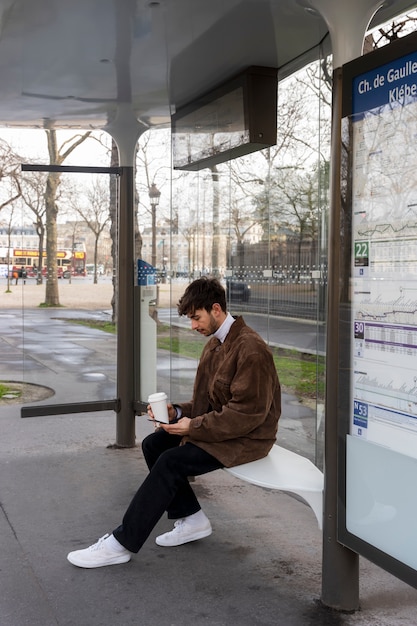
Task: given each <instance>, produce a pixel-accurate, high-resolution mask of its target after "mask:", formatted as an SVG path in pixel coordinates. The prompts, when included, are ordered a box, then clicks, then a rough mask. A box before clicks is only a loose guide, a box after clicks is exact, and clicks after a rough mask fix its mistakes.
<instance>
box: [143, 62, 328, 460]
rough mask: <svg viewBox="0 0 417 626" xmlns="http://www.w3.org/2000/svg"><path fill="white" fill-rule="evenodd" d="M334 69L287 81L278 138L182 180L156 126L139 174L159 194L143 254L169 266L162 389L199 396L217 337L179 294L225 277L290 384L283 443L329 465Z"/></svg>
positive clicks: (162, 290) (174, 396)
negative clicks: (210, 340)
mask: <svg viewBox="0 0 417 626" xmlns="http://www.w3.org/2000/svg"><path fill="white" fill-rule="evenodd" d="M324 70H325V71H324ZM326 75H329V76H330V75H331V73H330V71H329V66H328V61H327V60H322V62H317V63H315V64H313V65H311V66H309V67H308V68H306V69H305V70H303V71H302V72H300V73H298V74H297V75H295V76H293V77H292V78H291V79H288V80H286V81H283V82H282V83H280V85H279V91H278V103H279V104H278V119H277V127H278V141H277V145H276V146H274V147H271V148H268V149H265V150H263V151H259V152H256V153H253V154H251V155H247V156H244V157H241V158H239V159H233V160H232V161H229V162H228V163H223V164H218V165H216V166H212V167H210V168H205V169H202V170H200V171H199V172H194V171H191V172H187V171H177V170H172V169H171V181H170V185H171V186H170V189H168V184H167V174H166V172H167V171H168V163H169V158H170V157H169V155H168V153H167V152H166V153H165V154H163V153H164V152H165V149H166V146H167V145H169V142H170V137H169V133H168V131H152V132H150V133H149V135H148V136H147V137H146V138H145V136H144V137H143V139H142V140H141V141H142V142H143V144H142V145H143V147H142V148H141V150H142V153H141V154H142V156H141V158H140V159H139V160H138V164H139V166H138V180H139V183H138V184H139V188H143V197H144V198H146V200H147V202H148V205H147V206H144V207H143V210H142V212H141V214H140V222H142V224H141V233H142V255H143V259H144V260H145V261H147V262H149V263H151V262H152V258H153V259H154V261H155V264H156V267H157V276H158V297H157V318H158V325H157V345H158V357H157V388H158V390H161V391H166V392H167V393H168V395H169V397H170V399H171V400H172V401H174V402H175V401H184V400H189V399H190V397H191V395H192V386H193V380H194V375H195V371H196V367H197V363H198V358H199V355H200V354H201V350H202V347H203V345H204V342H205V339H204V338H202V337H201V336H200V335H197V334H196V333H194V334H193V333H192V331H191V330H190V323H189V321H188V320H187V319H179V318H178V316H177V312H176V303H177V302H178V299H179V298H180V296H181V295H182V293H183V291H184V290H185V288H186V286H187V284H189V282H190V281H192V280H193V279H194V278H197V277H199V276H202V275H206V274H207V275H212V276H217V277H219V278H220V279H221V281H222V282H223V284H224V286H225V288H226V291H227V298H228V308H229V310H230V311H231V313H232V314H234V315H243V316H244V319H245V321H246V322H247V323H248V324H249V325H250V326H252V327H253V328H254V329H255V330H257V331H258V332H259V333H260V334H261V336H262V337H263V338H264V339H265V341H267V342H268V343H269V345H270V346H271V349H272V350H273V352H274V355H275V360H276V366H277V370H278V373H279V376H280V379H281V383H282V387H283V413H282V418H281V422H280V428H279V433H278V441H279V443H280V444H281V445H283V446H284V447H287V448H289V449H292V450H295V451H297V452H300V453H301V454H303V455H305V456H307V457H309V458H311V459H312V460H314V461H315V462H316V463H317V464H318V465H319V467H322V450H323V435H324V424H323V422H324V415H323V413H324V370H325V363H324V354H325V345H324V337H325V311H326V309H325V300H326V281H327V215H328V198H329V194H328V183H329V150H330V143H329V137H330V102H331V98H330V93H331V85H330V84H328V83H327V82H326V81H325V80H324V79H323V76H326ZM153 176H154V177H155V179H153V178H152V177H153ZM151 180H152V182H153V183H154V184H155V185H156V188H157V191H160V192H161V195H160V197H159V196H158V199H157V202H158V206H157V207H156V216H155V215H154V216H152V205H151V202H155V200H152V196H153V194H154V191H155V189H154V188H152V185H151V184H149V183H147V182H145V183H144V182H143V181H151ZM149 194H150V197H149V199H148V195H149ZM144 204H145V205H146V202H145V203H144ZM153 223H154V226H152V224H153ZM152 241H154V242H155V243H154V246H152ZM152 247H153V248H154V252H153V254H152Z"/></svg>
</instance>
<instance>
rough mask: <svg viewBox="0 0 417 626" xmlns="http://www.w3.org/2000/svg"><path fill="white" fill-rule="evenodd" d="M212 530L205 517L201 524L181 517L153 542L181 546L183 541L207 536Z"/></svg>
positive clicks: (160, 544) (166, 545)
mask: <svg viewBox="0 0 417 626" xmlns="http://www.w3.org/2000/svg"><path fill="white" fill-rule="evenodd" d="M212 532H213V531H212V528H211V524H210V521H209V520H208V519H207V518H206V519H205V520H203V522H202V523H201V524H195V523H194V524H191V523H190V522H189V521H187V518H186V517H182V518H181V519H178V520H177V521H176V522H175V523H174V528H173V530H171V531H169V532H168V533H164V534H163V535H159V537H157V538H156V539H155V542H156V543H157V544H158V546H164V547H172V546H181V545H182V544H183V543H188V542H189V541H196V540H197V539H203V538H204V537H208V536H209V535H211V533H212Z"/></svg>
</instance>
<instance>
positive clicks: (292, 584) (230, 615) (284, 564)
mask: <svg viewBox="0 0 417 626" xmlns="http://www.w3.org/2000/svg"><path fill="white" fill-rule="evenodd" d="M9 314H10V315H11V317H10V318H7V315H9ZM71 314H74V311H72V312H71ZM80 314H81V313H80ZM4 315H5V316H6V317H3V318H2V319H1V321H0V325H1V326H0V327H1V329H2V333H1V354H2V356H1V357H0V363H3V365H4V367H5V368H8V369H9V372H12V371H13V368H14V367H15V366H16V364H17V362H18V361H19V359H21V354H20V350H21V348H22V346H21V345H20V346H19V345H18V344H16V343H15V342H14V341H12V338H11V337H10V335H7V333H4V332H3V331H4V330H5V329H6V324H7V319H12V313H10V312H8V313H6V312H5V313H4ZM0 317H1V316H0ZM61 324H62V326H63V327H64V326H65V324H63V323H62V322H61ZM80 328H81V327H80ZM48 330H49V332H51V333H52V337H51V338H50V339H51V341H52V342H53V341H54V337H55V335H54V333H55V330H54V328H53V327H52V325H51V324H50V325H49V329H48V325H47V321H45V323H44V324H42V325H40V326H39V332H40V333H47V331H48ZM95 332H99V331H95ZM83 333H84V330H83V329H81V330H80V335H79V337H78V339H79V341H78V343H79V345H80V347H81V348H82V345H83V343H86V342H87V339H88V341H89V345H90V346H91V345H92V344H91V341H92V336H91V335H88V337H87V336H86V335H84V334H83ZM15 338H16V337H14V339H15ZM31 346H32V347H31ZM39 349H40V346H39V344H38V343H37V341H36V337H35V336H34V335H33V336H30V337H27V338H26V342H25V350H27V351H29V352H30V351H31V350H32V356H33V358H30V359H29V361H30V362H29V363H26V364H27V365H30V367H29V373H30V375H31V376H35V377H39V378H42V372H44V371H46V369H48V371H51V370H53V369H54V368H55V370H56V371H55V372H53V380H55V381H56V383H57V389H56V398H55V399H52V400H50V401H53V402H55V401H59V402H61V401H67V402H72V401H74V389H77V399H79V397H78V392H79V391H80V393H81V395H82V397H88V392H87V386H86V384H85V382H84V381H83V379H82V376H80V372H79V371H78V373H77V371H76V370H75V371H74V370H72V369H71V368H65V358H64V357H65V355H64V354H63V352H62V350H61V351H60V350H56V351H55V352H54V351H52V354H39V351H38V352H37V353H36V350H39ZM83 354H84V353H83V352H82V351H81V352H79V353H77V354H76V355H75V357H76V358H80V359H83V358H85V356H84V357H83ZM96 357H97V355H96ZM98 358H99V360H98V361H96V363H97V368H96V373H97V374H99V373H100V371H102V372H104V374H103V375H104V379H103V380H105V381H107V384H110V383H109V381H110V379H111V374H110V375H109V372H108V370H106V369H105V368H106V359H105V358H104V356H103V354H101V353H98ZM26 359H27V360H28V357H27V356H26ZM7 363H8V364H7ZM19 367H20V365H19V366H18V367H17V370H16V371H17V372H18V371H19ZM100 368H101V369H100ZM63 369H65V370H66V375H65V377H64V376H63V375H62V370H63ZM60 373H61V374H60ZM0 377H1V378H2V379H4V374H3V372H2V373H1V376H0ZM103 380H102V381H101V382H100V383H99V384H98V385H97V388H96V389H95V391H97V392H98V393H107V397H109V395H108V387H107V391H106V384H104V383H103ZM110 382H111V381H110ZM0 419H1V438H0V467H1V470H0V509H1V510H0V549H1V555H2V559H1V566H0V625H1V626H26V625H28V626H56V625H59V626H128V625H135V626H136V625H141V626H200V625H201V626H203V625H207V626H229V625H231V624H233V625H235V624H236V625H237V626H257V625H259V626H272V625H274V626H275V625H277V626H303V625H306V626H315V625H318V626H322V625H323V626H340V625H346V626H351V625H352V626H353V625H355V626H356V625H357V626H368V625H371V624H372V625H377V626H395V625H397V624H398V625H401V626H404V625H407V626H413V625H415V624H416V623H417V620H416V617H415V615H416V607H417V591H416V590H414V589H412V588H410V587H409V586H407V585H406V584H404V583H402V582H401V581H399V580H397V579H396V578H394V577H392V576H391V575H389V574H387V573H385V572H384V571H382V570H380V569H379V568H377V567H376V566H374V565H372V564H370V563H369V562H367V561H365V560H364V559H361V575H360V598H361V610H360V611H358V612H356V613H354V614H351V615H346V614H340V613H337V612H333V611H328V610H326V609H324V608H323V607H321V605H320V602H319V598H320V593H321V541H322V538H321V533H320V531H319V529H318V527H317V523H316V520H315V517H314V514H313V512H312V511H311V510H310V509H309V507H307V506H306V505H305V504H303V503H302V502H300V501H298V500H296V499H295V498H292V497H290V496H288V495H286V494H283V493H280V492H272V491H269V490H265V489H262V488H258V487H255V486H253V485H249V484H247V483H244V482H242V481H240V480H239V479H236V478H234V477H232V476H231V475H229V474H227V473H226V472H223V471H221V470H219V471H217V472H213V473H211V474H208V475H206V476H203V477H199V478H197V479H196V481H195V483H194V484H193V485H194V488H195V490H196V493H197V495H198V497H199V500H200V502H201V505H202V507H203V509H204V511H205V512H206V514H207V515H208V517H209V518H210V520H211V522H212V525H213V530H214V532H213V534H212V535H211V536H210V537H208V538H206V539H204V540H201V541H197V542H194V543H191V544H187V545H184V546H180V547H175V548H161V547H159V546H157V545H156V544H155V542H154V539H155V536H156V535H157V534H160V533H162V532H165V531H166V530H169V529H170V527H171V522H169V521H168V520H167V519H166V518H165V517H164V518H162V519H161V520H160V522H159V523H158V525H157V527H156V528H155V529H154V532H153V533H152V535H151V537H150V538H149V539H148V541H147V542H146V544H145V546H144V547H143V549H142V550H141V551H140V553H139V554H138V555H136V556H134V557H133V559H132V561H131V562H130V563H127V564H125V565H117V566H112V567H106V568H101V569H97V570H83V569H78V568H75V567H74V566H72V565H70V564H69V563H68V562H67V560H66V554H67V553H68V552H69V551H71V550H75V549H78V548H80V547H85V546H87V545H89V544H91V543H93V542H95V541H96V540H97V539H98V538H99V537H100V536H102V535H103V534H105V533H106V532H111V531H112V529H113V528H114V527H115V526H117V525H118V524H119V523H120V520H121V517H122V515H123V512H124V510H125V508H126V506H127V504H128V503H129V501H130V499H131V497H132V496H133V494H134V493H135V490H136V488H137V486H138V484H139V483H140V482H141V481H142V480H143V478H144V477H145V475H146V466H145V462H144V460H143V458H142V455H141V451H140V446H139V443H140V440H141V439H142V438H143V437H144V436H145V434H146V433H147V432H150V429H151V428H152V427H151V425H150V424H149V423H148V422H147V421H146V418H141V417H138V418H137V421H136V432H137V442H138V446H137V447H135V448H132V449H127V450H117V449H114V448H113V447H111V444H113V443H114V440H115V416H114V414H113V413H112V412H103V413H92V414H75V415H62V416H55V417H43V418H42V417H37V418H27V419H21V418H20V406H19V405H18V404H11V405H8V406H6V405H3V406H1V408H0ZM109 446H110V447H109Z"/></svg>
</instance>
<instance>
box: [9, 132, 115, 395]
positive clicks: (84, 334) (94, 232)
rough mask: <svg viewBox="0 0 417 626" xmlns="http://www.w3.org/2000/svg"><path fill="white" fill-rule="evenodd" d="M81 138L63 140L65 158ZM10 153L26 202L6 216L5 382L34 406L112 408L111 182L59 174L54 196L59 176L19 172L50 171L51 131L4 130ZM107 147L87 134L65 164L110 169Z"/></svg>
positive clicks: (63, 136) (61, 136) (60, 136)
mask: <svg viewBox="0 0 417 626" xmlns="http://www.w3.org/2000/svg"><path fill="white" fill-rule="evenodd" d="M79 138H80V134H79V133H77V132H75V131H74V132H63V131H57V132H56V140H57V149H58V151H59V153H60V154H61V155H62V154H63V152H64V151H65V150H67V149H68V148H69V147H70V146H71V145H75V142H76V141H77V140H78V139H79ZM97 139H99V140H100V142H101V143H99V142H98V141H97ZM65 142H66V143H65ZM103 142H104V143H103ZM106 144H107V145H106ZM2 146H3V150H5V151H7V150H9V155H10V158H11V162H13V163H14V166H15V167H14V174H13V175H14V176H15V178H14V179H13V177H12V176H9V180H8V185H9V186H10V187H11V186H13V184H14V181H16V182H17V184H18V185H19V189H20V192H21V195H20V196H19V197H18V198H16V199H15V200H14V201H11V202H8V203H7V204H6V205H5V206H4V207H3V209H2V211H1V215H0V217H1V224H0V237H1V240H0V248H1V250H2V252H1V257H2V258H1V267H2V278H1V282H2V285H4V293H3V294H2V298H1V305H0V307H1V309H0V319H1V326H2V339H3V341H2V354H1V357H0V380H1V381H6V386H7V387H10V388H11V389H13V388H16V389H17V390H20V392H21V394H22V395H21V396H20V402H21V403H22V402H23V403H24V404H29V405H32V404H35V403H36V402H37V401H39V400H43V399H46V398H49V400H48V403H51V404H58V403H66V402H85V401H88V402H90V401H94V400H111V399H114V398H115V397H116V337H117V336H116V333H115V325H114V324H112V322H113V321H114V316H113V311H112V297H113V261H112V244H111V235H110V219H109V208H110V207H111V202H110V185H109V179H110V177H109V175H108V174H100V175H91V174H67V173H65V174H61V175H60V182H59V185H58V186H57V187H56V192H55V190H54V183H55V182H56V180H57V179H56V178H54V177H53V176H52V177H49V183H48V174H47V173H45V172H35V171H23V172H22V171H21V164H22V163H34V162H36V163H43V164H48V162H49V161H48V150H47V141H46V133H45V131H20V132H19V133H18V132H17V131H14V132H11V131H4V134H3V138H2ZM109 146H110V144H109V137H108V136H106V135H104V134H103V133H101V134H96V136H95V138H94V139H93V138H92V137H90V134H89V133H88V134H87V135H86V137H85V140H84V141H83V142H82V144H80V145H79V146H78V147H76V148H74V150H73V152H72V153H71V157H70V158H68V159H66V160H64V161H63V165H70V164H72V165H85V166H100V165H103V166H107V167H108V166H109V165H110V151H109ZM4 182H5V181H2V183H4ZM114 183H115V181H112V183H111V184H112V185H113V184H114ZM116 184H117V183H116ZM5 186H6V185H2V187H3V188H2V189H1V193H2V194H3V197H4V195H5ZM116 195H117V194H116ZM10 197H12V194H10V193H9V198H10ZM48 197H49V208H48V217H47V209H46V203H47V202H48ZM112 197H114V194H112ZM115 213H116V212H115V211H114V214H115ZM114 228H115V231H116V230H117V227H116V224H114ZM52 243H54V248H53V247H52V245H51V244H52ZM114 253H116V250H114ZM51 259H52V261H51ZM7 265H8V266H9V271H10V272H11V274H12V275H13V276H12V277H11V278H7ZM14 275H16V277H14ZM8 381H10V382H8Z"/></svg>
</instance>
